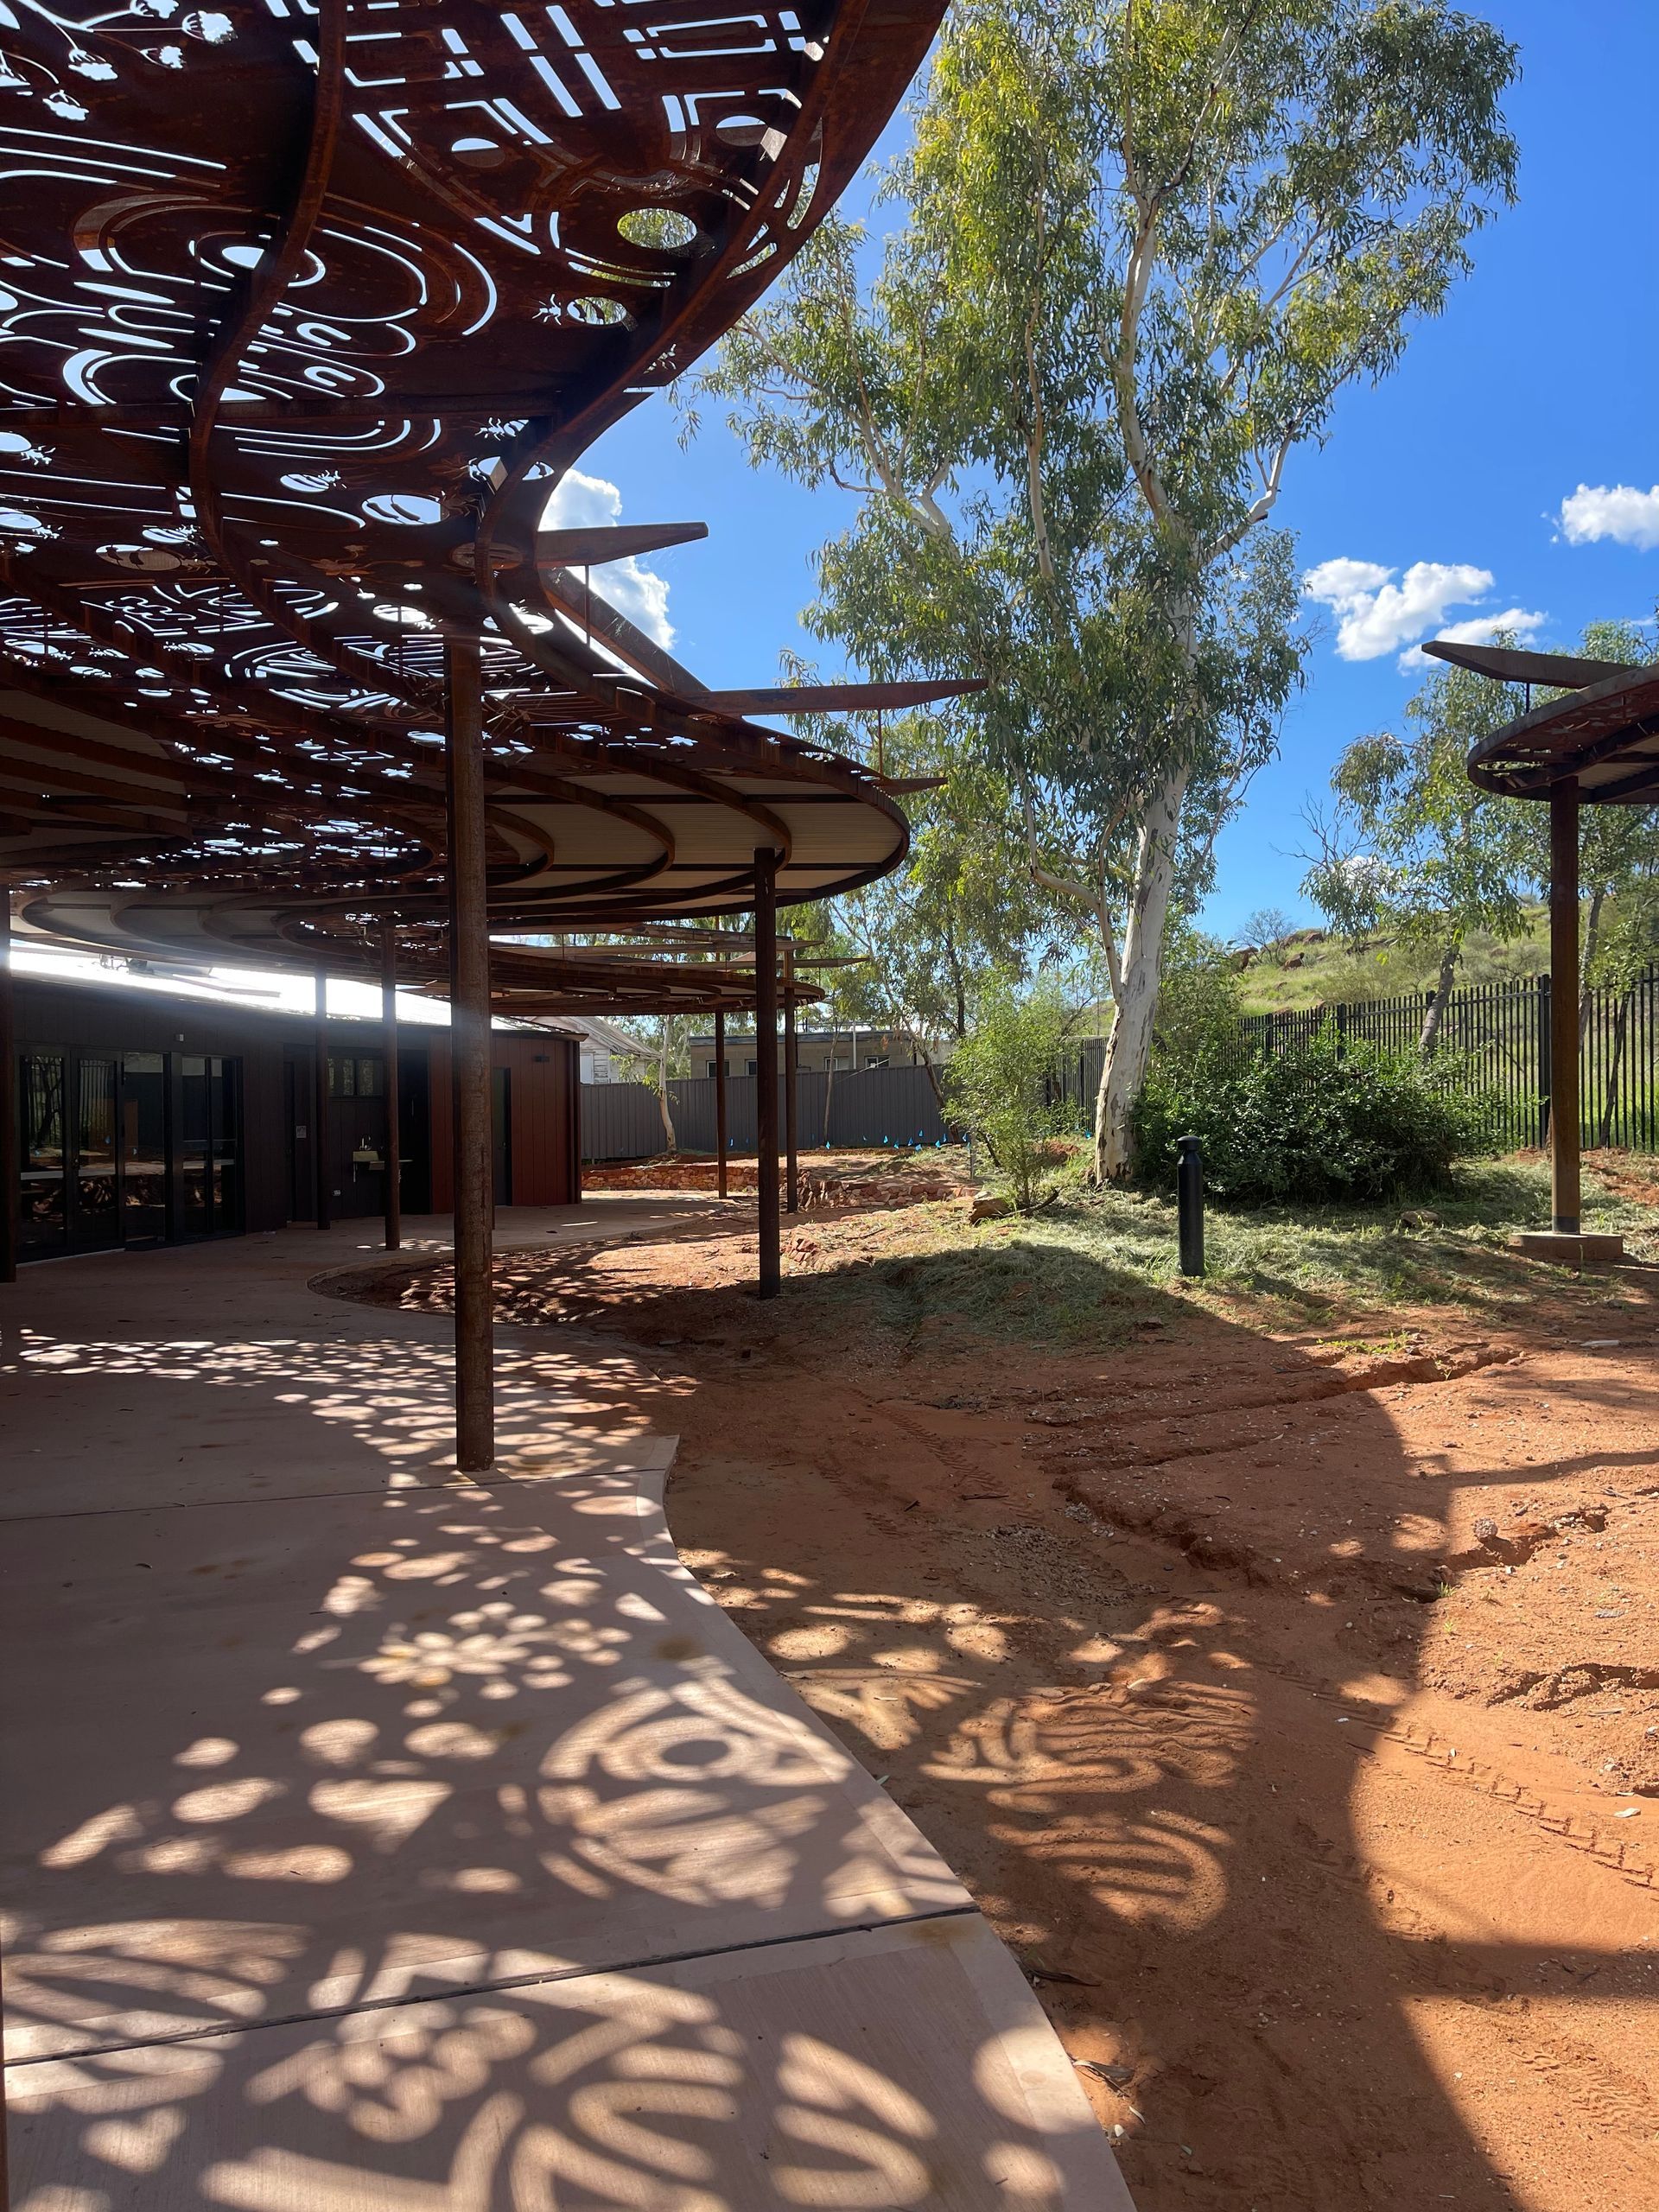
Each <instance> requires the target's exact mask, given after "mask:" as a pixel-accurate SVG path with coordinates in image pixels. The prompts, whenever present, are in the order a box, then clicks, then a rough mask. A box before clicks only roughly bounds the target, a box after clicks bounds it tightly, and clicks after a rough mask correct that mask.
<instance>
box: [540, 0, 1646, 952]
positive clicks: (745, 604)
mask: <svg viewBox="0 0 1659 2212" xmlns="http://www.w3.org/2000/svg"><path fill="white" fill-rule="evenodd" d="M1485 12H1486V13H1487V14H1488V15H1489V16H1491V19H1492V20H1494V21H1495V22H1497V23H1498V24H1499V25H1500V27H1501V28H1502V29H1503V30H1504V31H1505V32H1506V33H1507V34H1508V35H1510V37H1511V38H1513V39H1515V40H1516V41H1517V42H1518V44H1519V46H1520V48H1521V54H1522V77H1521V80H1520V83H1519V85H1518V86H1516V89H1515V91H1514V92H1513V93H1512V95H1511V98H1510V104H1509V111H1510V118H1511V121H1512V124H1513V125H1514V127H1515V129H1516V133H1517V135H1518V137H1519V138H1520V142H1521V155H1522V159H1521V186H1520V189H1521V196H1520V200H1519V203H1518V204H1517V206H1516V207H1514V208H1512V209H1510V211H1509V212H1508V213H1505V214H1503V216H1501V217H1500V218H1499V219H1497V222H1496V223H1495V224H1494V225H1493V226H1491V228H1490V229H1488V230H1487V231H1486V232H1484V233H1483V234H1482V235H1481V236H1480V237H1479V238H1478V239H1477V240H1476V242H1475V270H1474V273H1473V275H1472V276H1471V277H1470V278H1469V279H1468V280H1467V281H1466V282H1465V283H1464V284H1463V285H1462V286H1460V287H1459V289H1458V290H1457V291H1455V292H1454V293H1453V295H1452V302H1451V305H1450V307H1449V308H1448V309H1447V311H1446V314H1445V315H1443V316H1442V317H1440V319H1439V320H1438V321H1433V322H1429V323H1426V324H1424V325H1423V326H1422V327H1421V328H1419V329H1418V330H1417V332H1416V333H1415V334H1414V337H1413V340H1412V342H1411V345H1410V346H1409V347H1408V351H1407V353H1406V356H1405V359H1404V362H1403V364H1402V366H1401V368H1400V369H1399V370H1398V371H1397V372H1395V375H1394V376H1393V377H1392V378H1389V381H1388V382H1387V383H1385V384H1383V385H1380V386H1378V387H1376V389H1374V390H1373V389H1366V388H1361V389H1357V390H1355V391H1351V392H1350V393H1348V394H1347V395H1345V397H1344V399H1343V401H1342V403H1341V404H1340V405H1339V407H1338V410H1337V414H1336V416H1335V420H1334V423H1333V424H1332V433H1331V435H1330V438H1329V440H1328V442H1327V443H1326V444H1325V447H1324V448H1323V450H1308V451H1305V452H1303V453H1302V454H1300V456H1299V457H1298V458H1297V459H1296V460H1295V461H1294V463H1293V464H1292V467H1291V470H1290V473H1289V475H1288V478H1287V490H1286V494H1285V497H1284V498H1283V499H1282V500H1281V507H1280V512H1279V519H1280V520H1281V522H1283V523H1284V524H1286V525H1287V526H1288V527H1289V528H1290V529H1292V530H1294V531H1295V533H1296V536H1297V540H1298V559H1299V566H1300V568H1301V569H1304V570H1305V571H1317V572H1319V573H1318V575H1317V576H1316V578H1315V581H1316V582H1318V583H1322V584H1323V586H1324V588H1325V590H1326V593H1327V596H1328V597H1329V598H1331V599H1332V600H1335V601H1338V602H1339V603H1338V604H1337V605H1332V606H1327V607H1324V608H1320V609H1317V610H1316V612H1318V613H1319V620H1320V625H1321V632H1322V633H1321V635H1320V636H1319V639H1318V641H1317V642H1316V644H1315V645H1314V647H1313V653H1312V655H1311V657H1310V659H1309V663H1308V675H1309V682H1308V685H1307V689H1306V691H1305V692H1304V693H1303V695H1302V696H1301V697H1300V699H1299V701H1298V702H1296V704H1295V706H1294V708H1293V709H1292V711H1291V713H1290V715H1288V717H1287V721H1286V724H1285V729H1284V741H1283V747H1282V751H1281V757H1280V758H1279V760H1276V761H1275V762H1274V764H1273V765H1272V766H1270V767H1269V768H1268V769H1266V770H1264V771H1263V772H1262V774H1261V775H1260V776H1259V777H1258V779H1257V780H1256V783H1255V786H1254V789H1253V791H1252V794H1251V797H1250V799H1249V804H1248V805H1247V807H1246V809H1245V810H1244V812H1243V814H1242V815H1241V817H1239V819H1238V820H1237V821H1236V823H1233V824H1232V825H1231V827H1230V829H1228V830H1227V831H1226V832H1225V833H1224V837H1223V840H1222V842H1221V845H1220V848H1219V851H1218V859H1219V862H1220V874H1219V880H1218V883H1217V890H1216V893H1215V895H1214V897H1213V899H1211V905H1210V910H1209V912H1208V915H1207V917H1206V919H1207V921H1208V923H1209V925H1210V926H1211V928H1213V929H1215V930H1217V931H1219V932H1220V933H1221V934H1223V935H1224V936H1225V935H1230V934H1232V933H1233V932H1234V931H1236V930H1237V929H1238V928H1239V927H1240V925H1242V924H1243V920H1244V918H1245V917H1246V916H1247V915H1248V914H1249V913H1250V912H1252V911H1253V910H1254V909H1255V908H1257V907H1260V906H1282V907H1283V908H1285V909H1286V910H1287V912H1290V913H1292V914H1294V915H1296V916H1298V917H1302V918H1307V919H1312V918H1313V915H1312V913H1311V912H1310V911H1309V910H1307V909H1306V908H1305V906H1303V904H1302V902H1301V901H1300V899H1299V897H1298V894H1297V889H1296V885H1297V879H1298V876H1299V875H1300V865H1299V863H1298V862H1297V861H1296V860H1295V859H1294V848H1295V846H1296V845H1297V844H1298V843H1299V842H1300V841H1301V840H1300V830H1299V825H1298V819H1297V817H1298V816H1299V814H1300V810H1301V808H1302V805H1303V804H1304V801H1305V799H1306V798H1307V797H1308V796H1310V795H1313V796H1315V797H1317V796H1319V795H1321V794H1322V793H1323V792H1324V791H1325V785H1326V780H1327V779H1328V776H1329V773H1330V770H1331V766H1332V762H1333V761H1334V760H1335V759H1336V757H1337V755H1338V753H1340V751H1341V750H1342V748H1343V747H1344V745H1345V744H1346V743H1347V742H1348V741H1349V740H1350V739H1351V738H1353V737H1355V736H1357V735H1360V734H1363V732H1365V731H1367V730H1370V729H1376V728H1388V727H1389V726H1390V725H1391V724H1392V723H1394V722H1395V721H1396V720H1397V718H1398V716H1399V715H1400V714H1401V711H1402V709H1403V706H1404V703H1405V702H1406V700H1407V699H1408V697H1409V696H1410V695H1411V693H1412V691H1413V690H1414V689H1415V687H1416V683H1417V682H1418V681H1419V680H1420V679H1421V672H1422V671H1421V663H1420V664H1419V666H1418V669H1417V671H1416V672H1415V673H1413V672H1411V671H1402V669H1401V667H1400V665H1399V662H1400V655H1401V651H1402V647H1408V646H1409V645H1411V644H1412V643H1414V640H1415V639H1417V638H1420V637H1423V636H1433V635H1435V634H1437V633H1438V632H1440V631H1441V630H1443V629H1444V628H1446V626H1449V625H1451V624H1453V623H1459V622H1468V621H1471V620H1480V619H1481V618H1483V617H1485V618H1488V619H1491V618H1494V617H1496V616H1497V615H1499V614H1502V613H1508V612H1510V610H1517V611H1519V612H1520V613H1522V614H1526V615H1533V616H1537V617H1539V618H1541V619H1540V620H1538V622H1537V623H1536V625H1535V627H1534V629H1533V632H1532V634H1533V636H1534V638H1535V641H1536V642H1537V643H1539V644H1547V643H1548V644H1569V643H1571V642H1572V641H1573V640H1574V639H1576V638H1577V636H1578V633H1579V632H1580V629H1581V628H1582V626H1583V625H1584V624H1585V623H1586V621H1589V620H1594V619H1596V618H1598V617H1601V616H1617V615H1622V616H1625V617H1631V618H1643V619H1646V618H1649V617H1651V615H1652V613H1653V611H1654V602H1655V599H1656V596H1659V492H1654V495H1653V497H1652V498H1651V499H1645V496H1644V497H1643V498H1641V499H1634V500H1633V499H1630V497H1629V496H1626V497H1625V498H1624V499H1623V500H1618V499H1598V498H1596V497H1593V496H1592V497H1590V498H1587V499H1579V500H1577V501H1575V504H1574V505H1573V508H1572V509H1571V510H1570V513H1571V514H1572V516H1573V518H1575V524H1576V530H1577V535H1578V540H1579V542H1576V543H1575V542H1573V539H1572V534H1571V533H1570V532H1569V531H1567V530H1565V529H1564V528H1563V526H1562V521H1561V512H1562V503H1563V501H1565V500H1569V499H1573V498H1574V495H1575V494H1576V493H1578V492H1579V488H1580V486H1587V487H1589V488H1590V491H1591V493H1592V494H1593V493H1597V492H1598V491H1605V492H1608V493H1611V492H1613V491H1615V490H1616V489H1617V487H1619V486H1624V487H1627V491H1628V492H1629V493H1637V494H1640V495H1646V494H1648V493H1649V492H1650V491H1653V487H1654V486H1656V484H1659V439H1656V435H1655V429H1654V423H1653V416H1654V388H1655V383H1656V376H1655V363H1656V360H1659V283H1656V273H1659V272H1656V268H1655V260H1656V254H1655V231H1656V200H1655V190H1654V185H1653V181H1652V177H1651V174H1650V156H1649V146H1650V143H1651V138H1652V112H1651V111H1652V99H1653V88H1654V86H1655V84H1656V83H1659V6H1656V5H1655V4H1654V0H1510V3H1509V4H1503V5H1497V6H1492V7H1489V8H1488V9H1487V10H1485ZM859 197H861V195H855V198H854V200H851V201H849V206H855V205H856V204H857V199H858V198H859ZM583 467H584V469H585V470H586V471H587V472H588V474H590V475H592V476H594V477H597V478H601V479H603V480H606V481H607V483H613V484H614V485H615V486H617V487H618V490H619V491H620V495H621V496H620V512H622V514H623V515H624V516H625V518H626V519H628V520H630V521H681V520H685V519H696V520H702V521H705V522H707V523H708V524H709V532H710V541H709V543H707V544H705V545H702V546H696V545H694V546H689V547H686V548H683V549H681V550H676V551H673V552H670V553H665V554H659V555H656V556H652V562H651V563H650V566H651V568H652V570H654V571H655V572H656V573H657V574H658V575H660V577H661V578H663V579H664V581H665V582H666V584H667V586H668V594H667V602H666V613H667V619H668V620H669V621H670V622H671V623H672V625H673V627H674V630H675V632H676V639H675V646H674V650H675V652H676V653H677V655H678V656H679V657H680V658H682V659H683V660H684V661H686V662H687V663H688V664H689V665H690V666H691V667H692V668H694V669H695V670H696V671H697V673H698V674H699V675H700V676H702V677H703V678H704V680H705V681H708V682H712V683H728V684H737V683H766V682H768V681H772V680H775V671H776V669H777V665H778V655H779V652H780V650H782V649H783V648H785V647H786V646H788V647H792V648H794V649H795V650H798V651H810V650H812V646H811V641H810V640H809V639H806V638H805V636H804V632H802V631H801V629H800V627H799V625H798V613H799V610H800V608H801V607H803V606H804V605H805V603H806V602H807V601H808V600H809V599H810V596H811V592H812V579H811V571H810V556H811V555H812V553H813V551H814V550H815V549H816V548H817V546H818V545H819V544H821V543H823V541H824V539H826V538H827V537H831V536H832V535H834V533H835V532H836V531H837V530H838V529H840V528H841V527H842V526H843V524H844V521H845V519H846V516H847V512H848V505H847V503H846V502H845V501H844V500H842V499H841V498H839V497H838V496H837V495H836V494H833V493H830V494H817V495H809V494H807V493H804V492H801V491H798V490H797V489H796V488H794V487H793V486H789V485H786V484H785V483H784V482H783V481H782V480H780V479H779V478H778V477H776V476H775V475H772V474H755V473H753V472H752V471H751V470H750V469H749V467H747V463H746V462H745V461H744V459H743V457H742V454H741V452H740V450H739V449H738V448H737V446H736V445H735V443H734V441H733V440H732V439H731V437H730V436H729V435H728V433H727V431H726V430H725V429H724V427H723V425H722V424H721V422H720V421H719V420H718V419H717V417H716V416H713V415H712V414H709V415H706V416H705V419H704V423H703V426H702V435H700V437H699V438H698V439H697V441H696V442H695V443H694V444H693V445H692V446H691V447H690V449H689V450H688V451H686V452H682V451H681V450H680V449H679V447H678V444H677V423H676V421H675V419H674V418H673V416H671V412H670V410H669V409H668V406H667V404H666V402H665V401H663V400H660V399H657V400H652V401H650V402H648V403H647V404H645V407H643V408H641V409H640V410H639V411H638V412H637V413H636V414H635V415H634V416H632V417H630V418H629V420H628V421H626V423H621V424H619V425H618V427H617V428H616V429H614V430H613V431H612V432H611V434H610V435H608V436H607V438H606V439H604V440H603V441H602V442H601V443H600V444H599V445H597V446H596V447H595V448H594V449H593V451H592V453H591V454H589V455H588V457H587V458H586V460H585V461H584V462H583ZM588 499H590V501H591V502H592V503H593V514H592V518H594V519H598V518H599V515H600V512H601V510H603V511H604V512H610V511H611V509H612V508H613V505H615V503H614V502H613V501H611V500H610V499H608V496H607V494H605V493H599V492H595V493H592V494H589V495H588ZM575 518H577V517H576V516H575V514H574V513H573V515H572V519H575ZM581 518H582V519H588V514H587V513H583V514H582V517H581ZM1613 532H1617V533H1618V535H1614V534H1610V533H1613ZM1644 536H1645V537H1649V538H1651V539H1653V540H1654V543H1653V545H1652V546H1651V548H1650V549H1649V548H1644V547H1643V544H1642V543H1639V542H1637V541H1639V540H1640V539H1641V538H1642V537H1644ZM1334 563H1343V564H1346V565H1344V566H1343V567H1341V568H1337V567H1335V566H1332V565H1331V564H1334ZM1458 570H1464V571H1478V572H1481V573H1482V574H1484V575H1486V576H1489V577H1490V579H1491V582H1490V584H1489V585H1486V584H1481V583H1478V582H1477V580H1476V578H1475V577H1474V576H1473V575H1467V574H1465V575H1461V576H1459V575H1456V574H1446V573H1444V572H1448V571H1450V572H1455V571H1458ZM1385 571H1386V572H1388V573H1387V575H1386V576H1385V575H1384V573H1383V572H1385ZM643 588H644V589H648V588H649V587H643ZM1344 593H1345V594H1346V595H1345V596H1344ZM1402 601H1404V602H1406V603H1405V604H1402V603H1401V602H1402ZM1412 610H1415V612H1416V614H1417V617H1418V619H1417V620H1415V621H1413V620H1410V619H1408V618H1409V615H1410V613H1411V612H1412ZM629 611H630V612H634V613H636V614H638V613H646V612H649V611H650V610H649V609H647V608H645V607H643V606H640V605H638V604H630V609H629ZM1344 634H1345V640H1346V644H1347V647H1348V651H1349V653H1350V654H1354V653H1358V652H1367V653H1369V655H1370V657H1368V658H1345V657H1344V653H1343V652H1342V651H1340V650H1339V645H1341V644H1342V643H1343V641H1344Z"/></svg>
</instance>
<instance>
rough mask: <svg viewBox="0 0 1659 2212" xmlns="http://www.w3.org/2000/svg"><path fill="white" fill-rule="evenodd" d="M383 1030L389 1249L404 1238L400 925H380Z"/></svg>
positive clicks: (394, 1247)
mask: <svg viewBox="0 0 1659 2212" xmlns="http://www.w3.org/2000/svg"><path fill="white" fill-rule="evenodd" d="M380 1030H381V1035H382V1038H383V1040H384V1041H383V1044H382V1046H381V1050H382V1053H383V1055H384V1058H385V1068H386V1072H385V1092H386V1204H385V1217H386V1249H387V1251H388V1252H395V1251H396V1250H397V1248H398V1246H399V1245H400V1244H401V1243H403V1241H404V1193H403V1172H404V1141H403V1131H402V1130H401V1129H400V1128H398V1126H397V924H396V923H395V922H382V923H381V925H380Z"/></svg>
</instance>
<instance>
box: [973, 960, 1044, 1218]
mask: <svg viewBox="0 0 1659 2212" xmlns="http://www.w3.org/2000/svg"><path fill="white" fill-rule="evenodd" d="M1064 1036H1065V1004H1064V1001H1062V999H1061V998H1060V995H1059V994H1058V991H1055V990H1052V989H1051V988H1047V987H1046V986H1039V988H1037V989H1035V990H1033V991H1030V992H1028V993H1026V994H1025V995H1021V994H1020V993H1019V992H1017V991H1016V990H1015V989H1014V986H1013V985H1012V984H1011V983H1010V982H1008V981H1007V979H1006V977H1003V976H994V977H992V979H991V981H990V982H988V984H987V985H986V986H985V988H984V989H983V990H982V993H981V995H980V997H979V1001H978V1004H977V1006H976V1009H975V1017H974V1025H973V1027H972V1028H971V1029H970V1030H969V1033H968V1034H967V1036H966V1037H964V1038H963V1040H962V1042H961V1043H960V1044H959V1045H958V1046H957V1049H956V1050H955V1052H952V1054H951V1055H950V1067H949V1069H948V1071H947V1072H946V1076H945V1093H946V1100H947V1104H948V1107H949V1110H950V1115H951V1116H952V1118H953V1119H954V1120H956V1121H957V1122H960V1123H961V1124H962V1126H963V1128H966V1129H968V1130H969V1131H970V1132H971V1133H972V1135H974V1136H975V1137H976V1138H977V1139H978V1141H980V1142H981V1143H982V1145H983V1146H984V1147H985V1149H986V1150H987V1151H988V1153H989V1154H990V1156H991V1160H992V1162H993V1164H994V1166H995V1169H996V1177H997V1180H998V1181H999V1182H1000V1183H1001V1184H1002V1185H1004V1186H1005V1188H1006V1189H1007V1192H1008V1194H1009V1196H1010V1197H1011V1198H1013V1200H1014V1204H1015V1205H1017V1206H1018V1207H1019V1208H1020V1210H1021V1211H1022V1212H1029V1211H1030V1210H1031V1208H1032V1207H1033V1205H1035V1204H1036V1203H1037V1199H1038V1198H1039V1195H1040V1192H1041V1190H1042V1186H1043V1185H1044V1183H1045V1181H1046V1179H1048V1178H1049V1177H1050V1176H1051V1175H1052V1174H1053V1173H1055V1172H1056V1170H1057V1168H1058V1167H1059V1166H1062V1165H1063V1164H1064V1161H1065V1149H1064V1147H1058V1146H1056V1145H1055V1144H1054V1141H1053V1140H1054V1139H1055V1138H1056V1137H1058V1136H1059V1135H1062V1134H1063V1133H1064V1128H1065V1109H1056V1108H1055V1107H1054V1106H1052V1104H1051V1103H1049V1077H1050V1074H1051V1072H1052V1069H1053V1066H1054V1064H1055V1061H1056V1059H1057V1058H1058V1055H1059V1051H1060V1045H1061V1041H1062V1039H1063V1038H1064Z"/></svg>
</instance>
